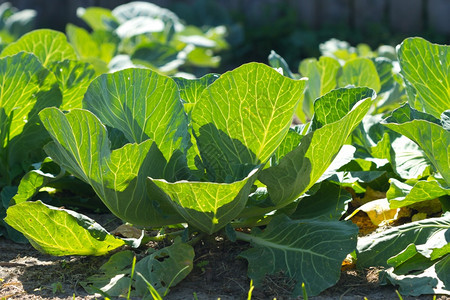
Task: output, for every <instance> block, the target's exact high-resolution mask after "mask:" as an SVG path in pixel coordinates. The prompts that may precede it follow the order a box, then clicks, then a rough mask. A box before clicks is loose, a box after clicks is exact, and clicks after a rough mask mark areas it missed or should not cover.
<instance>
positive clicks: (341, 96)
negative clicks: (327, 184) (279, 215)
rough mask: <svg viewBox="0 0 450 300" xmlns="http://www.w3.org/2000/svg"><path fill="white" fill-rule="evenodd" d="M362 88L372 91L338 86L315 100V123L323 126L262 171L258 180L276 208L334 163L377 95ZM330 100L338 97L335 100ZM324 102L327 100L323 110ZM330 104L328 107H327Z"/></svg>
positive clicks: (309, 184)
mask: <svg viewBox="0 0 450 300" xmlns="http://www.w3.org/2000/svg"><path fill="white" fill-rule="evenodd" d="M363 90H367V91H371V90H370V89H362V90H361V89H359V88H358V89H339V90H333V91H331V92H330V93H328V94H326V95H325V96H323V97H322V98H319V99H318V100H316V102H315V103H314V105H315V111H316V115H317V118H316V116H314V119H313V124H314V123H315V124H317V125H316V126H315V127H319V126H321V125H322V127H320V128H318V129H316V130H314V131H312V132H310V133H308V134H307V135H306V136H304V137H303V138H302V140H301V143H300V145H299V146H298V147H297V148H295V149H294V150H293V151H291V152H290V153H288V154H287V155H286V156H285V157H283V159H281V161H280V163H279V164H278V165H276V166H273V167H271V168H268V169H264V170H262V171H261V173H260V176H259V179H260V180H261V182H263V183H264V184H266V185H267V188H268V191H269V194H270V198H271V200H272V201H273V203H274V204H276V207H278V208H279V207H283V206H285V205H287V204H289V203H291V202H292V201H294V200H295V199H297V198H298V197H299V196H300V195H301V194H303V193H304V192H306V191H307V190H308V189H309V188H310V187H311V186H312V185H313V184H314V183H316V181H317V180H318V179H319V178H320V176H322V174H323V173H324V172H325V170H326V169H327V168H328V166H329V165H330V164H331V162H332V161H333V159H334V157H335V156H336V154H337V153H338V152H339V149H340V148H341V147H342V145H343V144H344V143H345V142H346V140H347V138H348V137H349V135H350V134H351V132H352V131H353V130H354V129H355V128H356V126H357V125H358V124H359V122H361V120H362V118H363V117H364V115H365V114H366V113H367V111H368V110H369V108H370V106H371V104H372V101H373V98H374V95H373V94H371V93H366V92H363V93H361V91H363ZM322 99H323V100H322ZM328 99H335V103H331V101H328ZM342 100H345V102H344V101H342ZM321 101H324V105H323V109H322V108H321V105H322V104H321ZM325 103H328V104H325ZM350 103H353V105H352V104H350ZM355 103H356V104H355ZM328 105H329V106H328ZM327 106H328V107H329V109H328V110H326V109H325V107H327ZM345 109H348V110H349V111H348V110H347V111H346V110H345ZM321 111H323V114H322V113H321Z"/></svg>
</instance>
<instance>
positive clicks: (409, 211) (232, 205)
mask: <svg viewBox="0 0 450 300" xmlns="http://www.w3.org/2000/svg"><path fill="white" fill-rule="evenodd" d="M80 14H81V16H82V17H83V18H84V19H85V20H86V21H87V23H88V24H89V25H91V26H92V29H93V31H92V33H88V32H87V31H84V30H82V29H80V28H75V27H73V26H71V25H69V26H68V28H67V36H68V37H69V40H67V38H66V35H64V34H63V33H61V32H56V31H52V30H46V29H41V30H36V31H32V32H30V33H27V34H25V35H23V36H22V37H20V38H19V39H18V40H17V41H15V42H11V43H9V44H8V45H5V46H4V48H3V50H2V52H1V54H0V83H1V84H0V86H1V87H2V90H1V94H0V130H1V131H0V133H1V134H0V141H1V142H2V148H0V170H1V178H0V187H1V193H0V196H1V200H2V202H1V203H2V207H1V210H0V217H1V222H2V223H1V224H2V227H0V229H1V230H2V231H1V234H3V235H4V236H5V237H7V238H9V239H11V240H14V241H16V242H29V243H30V244H31V245H32V246H33V247H34V248H36V249H37V250H39V251H40V252H43V253H46V254H51V255H54V256H64V257H69V258H68V259H69V261H66V260H60V261H58V262H56V265H57V266H56V269H54V268H55V265H54V264H53V263H52V264H50V265H52V266H51V267H49V272H52V270H53V271H55V272H57V273H58V272H61V273H58V274H60V276H62V278H65V276H66V274H67V273H66V271H68V272H69V274H70V270H72V269H74V270H79V269H78V268H79V267H77V264H81V266H83V265H84V264H86V265H89V264H94V265H95V266H96V268H95V270H92V274H87V273H82V274H83V275H85V276H82V277H83V278H81V277H80V278H79V282H75V283H73V280H72V279H71V280H69V282H71V284H74V285H75V286H76V287H77V288H81V287H80V286H82V287H83V288H84V290H85V291H86V292H87V293H89V294H91V295H97V296H98V295H102V296H104V297H125V298H133V297H136V298H155V299H157V298H158V297H162V296H166V295H168V297H175V296H174V295H175V294H176V293H172V292H171V293H169V291H171V290H173V291H177V289H178V290H179V291H180V290H181V291H182V293H186V291H183V290H182V288H183V286H184V288H187V287H188V285H189V284H188V283H189V278H190V280H191V282H196V281H199V282H201V281H202V280H206V281H204V282H205V283H204V284H206V285H208V284H209V283H211V285H212V286H214V285H213V284H212V283H213V282H214V283H216V280H217V278H218V277H220V274H227V277H226V279H227V278H230V280H231V281H234V282H236V280H237V281H238V282H237V284H238V286H239V289H238V290H240V291H241V294H244V295H245V294H247V293H248V291H249V290H250V291H252V289H251V288H250V285H249V283H248V282H242V281H243V279H242V277H239V278H237V279H233V278H232V277H228V276H229V275H228V274H230V275H231V274H233V270H235V271H236V270H240V269H241V268H244V267H246V269H247V271H246V272H247V276H248V277H249V278H250V279H251V280H252V285H253V284H254V285H255V286H256V287H259V288H257V289H256V290H255V297H257V294H258V293H263V294H260V297H263V298H264V297H266V296H277V295H278V296H282V297H285V296H286V295H288V294H289V295H291V296H292V297H298V296H301V295H302V296H303V297H305V298H306V296H309V297H312V296H316V295H319V294H321V293H323V292H324V291H325V290H327V289H329V288H331V287H333V286H335V285H336V284H337V283H338V282H339V279H340V277H341V273H342V269H344V270H345V269H349V270H345V271H344V272H345V273H344V274H345V276H344V279H345V278H349V277H350V276H352V275H351V274H352V273H353V274H356V275H355V276H356V277H357V278H359V277H358V276H364V275H363V274H365V273H364V272H365V271H356V269H358V270H368V269H370V268H377V270H379V272H378V273H377V275H378V276H379V284H392V285H395V286H396V287H397V288H398V291H399V293H400V294H402V295H405V296H407V295H411V296H419V295H426V294H437V295H449V294H450V292H449V287H450V282H449V279H450V278H449V276H448V274H450V255H449V252H450V247H449V240H450V237H449V233H450V231H449V228H450V213H449V212H448V210H449V208H450V192H449V191H450V187H449V186H450V167H449V161H450V157H449V150H450V76H449V70H450V59H449V57H450V52H449V51H448V49H449V46H445V45H437V44H432V43H430V42H428V41H426V40H424V39H421V38H409V39H406V40H405V41H404V42H403V43H402V44H400V45H399V46H398V47H397V49H396V50H394V49H393V48H392V47H381V48H380V49H378V50H377V51H372V50H371V49H368V48H367V47H365V46H363V45H360V46H359V47H357V48H353V47H350V46H349V45H348V44H345V43H343V42H339V41H333V40H332V41H329V42H328V43H325V44H323V45H322V48H321V50H322V52H323V56H322V57H320V58H319V59H318V60H317V59H306V60H303V61H302V62H301V64H300V66H299V68H298V73H296V72H292V71H291V69H290V68H289V66H288V65H287V64H286V62H285V61H284V60H283V58H282V57H280V56H279V55H277V54H276V53H275V52H272V53H271V54H270V56H269V65H266V64H261V63H248V64H245V65H242V66H240V67H238V68H236V69H234V70H231V71H228V72H226V73H224V74H214V73H211V74H207V75H204V76H203V77H200V78H195V76H193V75H192V74H190V75H189V74H186V73H185V72H180V71H185V70H187V69H190V68H191V67H193V66H197V67H205V66H206V65H208V66H212V65H213V63H214V62H216V61H217V60H216V59H214V57H213V54H212V53H213V51H216V50H218V49H220V48H221V47H224V46H225V45H224V44H223V43H224V42H223V40H222V37H221V34H220V33H221V32H222V31H221V30H219V29H217V28H216V30H212V31H211V30H208V31H206V32H204V31H202V30H200V29H198V28H197V29H195V28H189V27H185V26H184V25H183V24H182V22H181V21H180V20H178V19H177V17H176V16H175V15H173V14H171V12H169V11H166V10H161V9H160V8H158V7H156V6H153V5H149V6H148V5H147V4H144V3H140V2H136V3H131V4H127V5H124V6H120V7H118V8H116V9H114V10H113V11H109V10H104V9H99V8H92V9H88V10H84V11H81V13H80ZM142 24H147V25H149V24H150V25H152V26H153V27H152V26H150V25H149V26H150V27H149V26H142ZM142 28H152V31H151V32H147V31H145V32H142ZM85 41H92V43H90V46H89V47H92V49H94V50H97V52H95V51H94V50H92V49H91V48H90V49H85V48H84V47H85V45H86V43H85ZM169 49H172V50H173V51H175V52H176V53H175V52H174V53H173V55H172V56H170V57H167V56H164V57H163V58H164V59H163V60H164V64H159V63H158V64H157V63H156V61H158V62H161V56H158V57H156V58H155V57H154V56H152V55H153V54H155V53H159V54H161V53H163V54H164V53H165V54H167V53H169V52H170V51H172V50H169ZM105 51H106V52H105ZM158 51H160V52H158ZM186 68H187V69H186ZM191 70H193V69H191ZM197 71H198V69H196V71H195V72H197ZM294 116H296V117H297V118H298V120H300V124H297V125H295V124H293V119H294ZM94 211H97V212H110V213H112V214H113V215H114V216H115V217H116V218H118V219H115V220H116V221H117V220H120V222H124V223H126V224H124V225H122V226H119V227H118V228H115V227H114V228H115V229H114V228H111V229H114V231H111V229H105V227H103V226H101V225H100V224H99V223H98V222H96V221H94V219H95V217H96V215H92V214H91V216H93V218H94V219H92V218H90V217H87V216H86V215H85V212H89V213H92V212H94ZM352 221H353V222H352ZM120 222H119V223H120ZM110 225H111V224H109V225H108V224H107V225H105V226H110ZM368 229H370V230H368ZM23 249H27V248H23ZM26 251H29V250H26ZM33 255H35V254H33ZM74 255H75V256H83V257H84V256H87V258H82V259H76V258H73V256H74ZM105 255H108V261H105V259H104V258H99V259H94V258H91V257H90V256H100V257H102V256H105ZM10 259H11V258H9V261H7V262H4V263H3V266H1V267H2V268H10V267H17V268H25V269H26V270H27V271H25V273H23V274H28V273H30V272H31V274H35V273H33V272H32V271H30V270H32V268H31V266H28V262H26V261H22V260H20V259H19V260H13V261H11V260H10ZM221 259H223V264H221V262H220V261H221ZM236 259H238V260H236ZM72 260H73V261H75V263H73V264H72ZM100 262H102V263H100ZM14 264H18V265H16V266H15V265H14ZM22 264H23V265H25V266H23V265H22ZM30 264H33V263H30ZM58 265H59V266H58ZM43 266H44V264H40V267H39V268H41V267H42V268H44V267H43ZM65 267H67V269H68V270H63V269H64V268H65ZM58 268H59V269H58ZM221 268H222V269H221ZM355 268H356V269H355ZM57 270H59V271H57ZM90 270H91V269H89V270H88V273H90ZM222 270H223V271H222ZM94 271H96V272H94ZM21 272H22V271H21ZM74 272H76V273H77V274H78V271H74ZM220 272H222V273H220ZM366 272H367V271H366ZM238 273H239V272H238ZM8 274H10V273H8ZM8 274H7V277H9V276H10V275H8ZM88 275H89V276H88ZM241 275H242V274H241V273H239V276H241ZM371 275H373V274H372V273H371ZM77 276H81V275H80V274H78V275H77ZM44 277H45V278H47V277H46V276H44ZM375 277H376V276H375ZM14 278H16V277H14ZM24 278H26V277H24ZM48 278H51V279H49V280H50V281H53V280H54V277H52V276H50V277H48ZM185 278H188V279H185ZM45 280H47V279H45ZM45 280H44V282H45ZM268 280H269V281H270V280H271V281H272V282H273V285H272V284H270V283H269V284H268V283H267V282H268ZM3 281H5V279H4V278H3ZM13 282H14V281H10V280H8V281H6V282H4V283H2V289H4V288H6V289H7V291H8V293H13V294H14V293H15V292H14V291H13V290H14V289H12V290H11V291H10V287H13V286H14V283H13ZM61 282H66V280H61V281H56V282H53V283H51V286H52V292H55V294H56V292H58V291H59V292H62V290H65V289H66V288H65V287H64V286H62V283H61ZM58 283H59V285H58ZM48 284H50V283H42V285H43V286H46V287H47V288H48ZM228 286H229V287H231V286H232V285H231V284H229V285H228ZM277 286H278V287H280V289H279V290H278V289H277V288H276V287H277ZM264 287H266V288H268V289H272V292H267V294H264V293H265V290H264ZM23 288H25V287H23ZM233 288H236V286H234V287H233ZM25 290H26V292H27V293H28V294H30V291H29V290H27V289H26V288H25ZM205 290H206V289H205ZM279 291H283V292H282V294H281V295H280V294H278V293H279ZM284 291H286V293H285V292H284ZM391 291H392V290H391ZM20 292H21V291H19V293H20ZM33 292H34V287H33ZM193 292H196V291H195V288H194V289H193ZM198 292H199V293H200V292H201V291H198ZM82 293H85V292H82ZM233 293H234V292H232V294H233ZM237 293H238V292H237ZM325 293H326V292H325ZM331 293H333V292H331ZM339 293H340V296H343V295H344V296H345V294H346V293H345V291H343V292H342V291H339ZM363 293H364V292H363ZM234 295H235V294H233V296H234ZM325 295H326V294H325ZM214 296H218V295H214ZM222 296H223V295H222ZM278 296H277V297H278ZM334 296H336V295H335V294H333V295H332V296H331V297H334ZM4 297H6V295H4ZM443 297H445V296H443ZM442 299H444V298H442Z"/></svg>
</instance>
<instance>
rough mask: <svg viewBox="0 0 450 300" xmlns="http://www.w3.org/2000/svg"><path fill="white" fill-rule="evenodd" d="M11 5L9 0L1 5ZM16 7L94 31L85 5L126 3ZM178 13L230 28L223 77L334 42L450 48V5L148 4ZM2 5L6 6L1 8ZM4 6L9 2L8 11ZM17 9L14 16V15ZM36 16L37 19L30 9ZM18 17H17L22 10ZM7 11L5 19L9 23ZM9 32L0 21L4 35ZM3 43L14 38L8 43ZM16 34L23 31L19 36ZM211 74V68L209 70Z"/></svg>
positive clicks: (383, 0)
mask: <svg viewBox="0 0 450 300" xmlns="http://www.w3.org/2000/svg"><path fill="white" fill-rule="evenodd" d="M2 2H5V1H2ZM10 2H11V4H12V6H13V7H14V9H17V10H26V13H22V14H24V15H27V16H28V21H27V22H26V23H27V29H28V28H29V27H30V22H29V21H30V19H33V22H34V25H35V28H51V29H56V30H60V31H63V32H64V31H65V30H66V26H67V23H72V24H75V25H77V26H81V27H84V28H85V29H88V30H90V29H91V28H90V27H89V26H88V25H87V24H86V23H85V22H83V21H82V20H81V19H80V18H79V17H78V16H77V14H76V11H77V8H78V7H92V6H98V7H105V8H108V9H113V8H115V7H117V6H119V5H122V4H125V3H128V2H131V1H124V0H71V1H69V0H60V1H58V2H57V4H56V3H55V2H54V1H51V0H13V1H10ZM147 2H151V3H154V4H156V5H159V6H161V7H163V8H167V9H169V10H171V11H172V12H174V13H175V14H176V15H177V16H178V17H179V18H180V19H181V20H183V21H184V22H185V24H189V25H195V26H198V27H200V28H202V29H204V30H205V31H206V30H207V27H208V28H211V27H216V26H220V25H224V26H226V29H227V33H226V40H227V42H228V44H229V47H228V48H227V49H222V50H221V52H220V56H221V57H222V59H221V63H220V66H218V68H213V69H212V70H213V71H215V72H219V73H222V72H224V71H226V70H229V69H231V68H234V67H237V66H239V65H241V64H243V63H245V62H250V61H257V62H264V63H267V57H268V55H269V53H270V51H271V50H275V51H276V52H277V53H278V54H279V55H281V56H282V57H283V58H284V59H285V60H286V61H287V63H288V65H290V66H298V64H299V62H300V61H301V60H302V59H304V58H307V57H318V56H320V50H319V45H320V44H321V43H324V42H326V41H327V40H329V39H331V38H335V39H338V40H342V41H347V42H348V43H349V44H350V45H354V46H356V45H358V44H360V43H365V44H367V45H368V46H369V47H371V48H372V49H376V48H377V47H378V46H380V45H383V44H387V45H392V46H395V45H397V44H399V43H400V42H401V41H402V40H403V39H404V38H406V37H408V36H421V37H424V38H426V39H427V40H429V41H431V42H434V43H440V44H449V43H450V18H448V15H449V13H450V1H448V0H391V1H388V0H358V1H356V0H300V1H295V0H245V1H242V0H187V1H181V0H154V1H147ZM0 3H1V2H0ZM4 5H5V4H2V7H4ZM14 9H13V12H14ZM30 9H31V10H34V11H35V12H37V13H36V14H35V15H33V13H32V11H31V10H30ZM16 12H17V11H16ZM8 14H11V12H9V13H6V14H5V13H3V14H2V11H1V10H0V20H3V19H4V18H5V17H9V15H8ZM5 26H10V25H7V24H6V25H5V22H4V21H0V30H2V29H3V28H4V27H5ZM0 34H1V35H2V39H3V40H5V38H8V40H9V41H11V40H14V38H15V37H14V36H13V37H5V38H4V37H3V36H4V35H5V34H4V33H3V32H1V33H0ZM14 34H15V35H17V34H20V32H15V33H14ZM205 71H211V70H205Z"/></svg>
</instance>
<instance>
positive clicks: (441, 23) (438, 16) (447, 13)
mask: <svg viewBox="0 0 450 300" xmlns="http://www.w3.org/2000/svg"><path fill="white" fill-rule="evenodd" d="M427 11H428V16H427V17H428V26H429V27H430V29H432V30H434V31H436V32H439V33H443V34H450V1H449V0H428V6H427Z"/></svg>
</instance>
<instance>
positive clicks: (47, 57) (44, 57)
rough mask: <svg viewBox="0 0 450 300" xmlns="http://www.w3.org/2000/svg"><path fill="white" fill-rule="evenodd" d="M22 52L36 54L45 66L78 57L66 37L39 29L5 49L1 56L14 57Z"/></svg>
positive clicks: (52, 31)
mask: <svg viewBox="0 0 450 300" xmlns="http://www.w3.org/2000/svg"><path fill="white" fill-rule="evenodd" d="M21 51H26V52H32V53H34V54H35V55H36V56H37V57H38V58H39V60H40V61H41V62H42V64H43V65H44V66H48V65H49V64H50V63H51V62H53V61H63V60H65V59H71V60H76V59H77V55H76V54H75V50H74V49H73V48H72V46H71V45H70V44H69V42H67V38H66V36H65V35H64V34H63V33H61V32H59V31H54V30H50V29H38V30H34V31H32V32H29V33H27V34H25V35H23V36H22V37H21V38H20V39H18V40H17V41H16V42H14V43H11V44H9V45H8V46H6V47H5V49H3V51H2V53H1V56H2V57H4V56H8V55H14V54H16V53H19V52H21Z"/></svg>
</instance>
